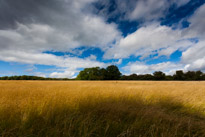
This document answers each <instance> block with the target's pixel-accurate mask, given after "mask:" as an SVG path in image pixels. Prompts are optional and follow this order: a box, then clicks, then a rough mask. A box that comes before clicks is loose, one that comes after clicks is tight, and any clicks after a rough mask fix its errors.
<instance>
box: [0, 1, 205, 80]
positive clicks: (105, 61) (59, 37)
mask: <svg viewBox="0 0 205 137" xmlns="http://www.w3.org/2000/svg"><path fill="white" fill-rule="evenodd" d="M190 2H191V1H190V0H171V1H170V0H137V1H136V0H127V1H121V0H109V1H104V0H58V1H57V0H49V1H48V0H18V1H14V0H1V1H0V60H2V61H6V62H19V63H23V64H34V65H35V64H41V65H48V66H55V67H57V68H60V69H59V70H57V71H54V72H52V73H51V74H49V76H50V77H73V76H74V75H76V73H77V72H78V71H79V68H85V67H95V66H99V67H105V66H107V65H109V64H111V63H112V64H115V65H121V66H123V67H122V70H126V72H127V73H150V72H153V71H155V70H161V71H165V72H167V73H171V72H173V70H176V69H183V70H198V69H201V70H203V71H205V58H204V55H203V53H204V52H205V48H204V45H205V43H204V41H205V26H204V24H205V21H204V18H205V4H202V5H201V6H200V7H199V8H196V9H197V10H196V11H195V12H194V13H193V15H191V16H189V17H186V18H181V19H179V20H180V21H179V22H178V24H173V25H169V26H168V25H166V24H163V25H162V23H161V22H160V21H161V19H163V18H165V17H166V15H167V14H168V13H169V14H170V10H174V9H178V8H180V7H182V6H185V5H186V4H189V3H190ZM11 9H12V10H11ZM183 21H187V22H188V24H189V25H188V26H187V27H185V28H183V27H178V26H183V25H181V24H180V23H182V22H183ZM120 22H125V23H127V24H129V23H130V24H131V23H132V22H137V24H138V26H137V27H136V28H137V29H136V30H134V31H132V32H130V33H128V35H127V36H123V35H122V34H123V31H124V30H120V29H119V28H120ZM121 25H122V24H121ZM130 27H132V26H130ZM81 47H86V48H99V49H100V50H101V51H102V54H103V55H102V56H103V57H102V58H100V59H99V56H98V55H96V54H93V53H90V54H89V55H87V56H85V57H82V56H81V55H82V54H83V53H84V51H83V50H81V49H80V48H81ZM76 50H78V51H79V52H76V53H75V51H76ZM49 51H50V52H62V53H73V54H74V56H70V55H69V56H68V55H61V56H58V55H55V54H52V53H49ZM175 51H180V52H181V53H182V56H181V58H180V59H181V60H180V61H179V62H170V61H169V62H167V61H166V62H162V63H158V64H149V65H148V64H147V63H146V59H147V58H149V59H150V58H151V59H157V58H158V57H160V56H166V57H167V58H169V57H170V55H172V54H173V53H174V52H175ZM132 56H134V57H140V58H139V60H138V61H137V62H136V61H132V58H131V57H132ZM150 56H151V57H150ZM152 56H154V57H152ZM97 59H98V60H97ZM113 59H114V60H117V61H113ZM124 59H128V60H130V61H128V64H125V63H124V62H123V60H124ZM39 75H43V74H42V73H39Z"/></svg>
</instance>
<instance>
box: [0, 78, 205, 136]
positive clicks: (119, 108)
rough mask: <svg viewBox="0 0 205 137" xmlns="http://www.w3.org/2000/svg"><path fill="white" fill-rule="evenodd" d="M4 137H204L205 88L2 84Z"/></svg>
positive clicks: (139, 83) (95, 83)
mask: <svg viewBox="0 0 205 137" xmlns="http://www.w3.org/2000/svg"><path fill="white" fill-rule="evenodd" d="M0 136H3V137H16V136H20V137H34V136H39V137H46V136H47V137H63V136H66V137H67V136H68V137H94V136H96V137H131V136H136V137H183V136H184V137H192V136H195V137H199V136H201V137H205V82H151V81H150V82H148V81H137V82H134V81H107V82H102V81H0Z"/></svg>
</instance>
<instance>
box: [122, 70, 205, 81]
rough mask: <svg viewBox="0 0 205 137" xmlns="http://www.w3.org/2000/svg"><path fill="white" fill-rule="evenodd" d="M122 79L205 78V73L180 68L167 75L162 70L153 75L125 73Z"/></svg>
mask: <svg viewBox="0 0 205 137" xmlns="http://www.w3.org/2000/svg"><path fill="white" fill-rule="evenodd" d="M121 80H187V81H188V80H205V74H204V73H202V72H201V71H188V72H183V71H182V70H178V71H176V73H175V74H174V75H166V74H165V73H163V72H161V71H156V72H154V73H153V75H151V74H145V75H137V74H132V75H129V76H125V75H123V76H122V77H121Z"/></svg>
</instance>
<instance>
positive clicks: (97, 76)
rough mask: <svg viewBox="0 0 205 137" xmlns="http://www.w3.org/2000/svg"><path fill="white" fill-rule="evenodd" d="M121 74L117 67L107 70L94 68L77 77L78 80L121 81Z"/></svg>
mask: <svg viewBox="0 0 205 137" xmlns="http://www.w3.org/2000/svg"><path fill="white" fill-rule="evenodd" d="M120 77H121V73H120V71H119V69H118V67H117V66H115V65H111V66H108V67H107V68H106V69H104V68H99V67H93V68H85V69H84V70H82V71H80V73H79V74H78V76H77V79H78V80H119V79H120Z"/></svg>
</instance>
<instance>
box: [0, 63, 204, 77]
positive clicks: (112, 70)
mask: <svg viewBox="0 0 205 137" xmlns="http://www.w3.org/2000/svg"><path fill="white" fill-rule="evenodd" d="M0 80H70V79H68V78H44V77H37V76H27V75H23V76H10V77H8V76H4V77H0ZM76 80H205V74H204V73H203V72H201V71H188V72H183V71H182V70H178V71H176V73H175V74H174V75H166V74H165V73H163V72H161V71H156V72H154V73H153V74H140V75H137V74H131V75H128V76H126V75H122V74H121V72H120V71H119V69H118V67H117V66H115V65H110V66H108V67H107V68H99V67H93V68H85V69H84V70H82V71H80V73H79V74H78V76H77V78H76Z"/></svg>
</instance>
